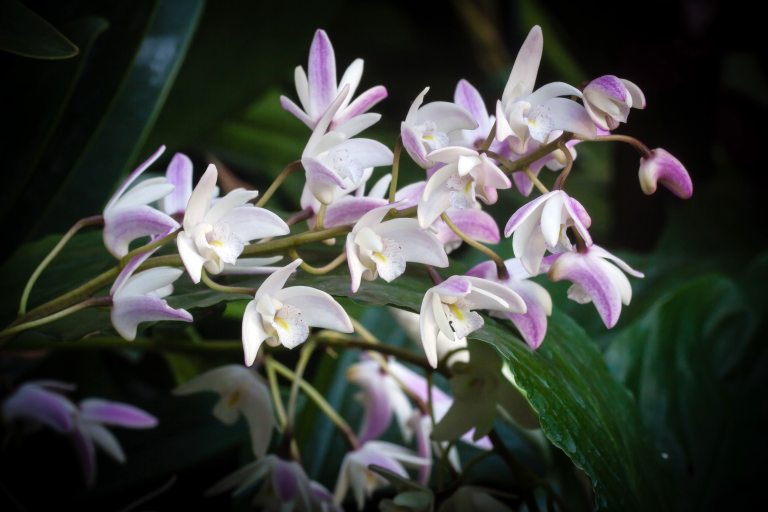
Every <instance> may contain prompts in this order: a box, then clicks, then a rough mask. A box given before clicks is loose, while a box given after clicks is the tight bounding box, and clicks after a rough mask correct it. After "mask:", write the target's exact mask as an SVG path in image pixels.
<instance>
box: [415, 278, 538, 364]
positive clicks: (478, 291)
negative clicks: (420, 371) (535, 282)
mask: <svg viewBox="0 0 768 512" xmlns="http://www.w3.org/2000/svg"><path fill="white" fill-rule="evenodd" d="M478 309H481V310H490V311H503V312H513V313H525V312H526V305H525V302H524V301H523V299H522V298H521V297H520V296H519V295H518V294H517V293H515V292H513V291H512V290H510V289H509V288H507V287H505V286H503V285H501V284H499V283H495V282H493V281H489V280H487V279H482V278H479V277H474V276H451V277H449V278H448V279H446V280H445V281H443V282H442V283H440V284H438V285H436V286H433V287H432V288H430V289H429V290H427V293H426V294H425V295H424V300H423V301H422V302H421V312H420V313H419V315H420V316H419V325H420V330H421V343H422V344H423V346H424V353H425V354H426V356H427V361H429V364H430V365H432V367H437V336H438V333H442V334H443V335H444V336H446V337H447V338H448V339H451V340H454V341H459V340H462V339H464V338H466V337H467V335H469V334H470V333H472V332H474V331H476V330H477V329H479V328H481V327H482V326H483V324H484V321H483V317H482V316H480V315H479V314H478V313H476V312H475V310H478Z"/></svg>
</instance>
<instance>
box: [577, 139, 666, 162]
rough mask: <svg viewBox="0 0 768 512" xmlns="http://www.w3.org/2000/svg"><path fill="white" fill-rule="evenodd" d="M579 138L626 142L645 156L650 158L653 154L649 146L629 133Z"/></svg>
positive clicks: (588, 140) (589, 140)
mask: <svg viewBox="0 0 768 512" xmlns="http://www.w3.org/2000/svg"><path fill="white" fill-rule="evenodd" d="M579 140H583V141H585V142H624V143H626V144H629V145H630V146H632V147H634V148H635V149H636V150H637V151H638V152H639V153H640V155H641V156H642V157H643V158H648V157H649V156H651V150H650V149H649V148H648V146H646V145H645V144H643V143H642V142H640V141H639V140H638V139H636V138H634V137H630V136H629V135H600V136H598V137H594V138H591V139H584V138H581V137H579Z"/></svg>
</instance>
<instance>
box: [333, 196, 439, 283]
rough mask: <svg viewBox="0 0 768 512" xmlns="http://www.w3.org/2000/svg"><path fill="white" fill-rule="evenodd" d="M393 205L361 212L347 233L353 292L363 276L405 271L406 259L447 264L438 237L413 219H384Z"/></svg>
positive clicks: (387, 277)
mask: <svg viewBox="0 0 768 512" xmlns="http://www.w3.org/2000/svg"><path fill="white" fill-rule="evenodd" d="M395 206H396V205H386V206H382V207H379V208H376V209H373V210H371V211H369V212H368V213H366V214H365V215H363V216H362V217H361V218H360V220H359V221H357V224H355V226H354V227H353V228H352V232H350V233H349V234H348V235H347V242H346V248H345V250H346V253H347V263H348V264H349V273H350V275H351V277H352V292H357V290H358V288H360V283H361V280H362V279H366V280H368V281H373V280H374V279H376V276H377V275H380V276H381V278H382V279H384V280H385V281H387V282H390V281H392V280H394V279H397V278H398V277H399V276H401V275H402V274H403V272H405V264H406V262H408V261H412V262H416V263H423V264H425V265H434V266H436V267H447V266H448V256H447V255H446V254H445V250H444V249H443V246H442V244H441V243H440V241H439V240H438V239H437V237H435V235H433V234H432V233H430V232H429V231H426V230H424V229H422V228H421V227H420V226H419V222H418V221H417V220H416V219H391V220H386V221H385V220H384V217H386V215H387V213H389V211H390V210H391V209H392V208H393V207H395Z"/></svg>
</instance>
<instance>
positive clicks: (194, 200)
mask: <svg viewBox="0 0 768 512" xmlns="http://www.w3.org/2000/svg"><path fill="white" fill-rule="evenodd" d="M218 175H219V172H218V171H217V170H216V166H215V165H213V164H210V165H209V166H208V168H207V169H206V170H205V173H204V174H203V176H202V177H201V178H200V181H198V182H197V186H196V187H195V189H194V190H193V191H192V195H191V196H190V197H189V202H188V203H187V211H186V213H185V214H184V221H183V225H184V230H185V231H192V229H193V228H194V227H195V226H196V225H198V224H200V223H201V222H203V219H204V218H205V214H206V213H207V212H208V209H209V208H210V207H211V200H212V199H213V195H214V191H215V190H216V180H217V178H218Z"/></svg>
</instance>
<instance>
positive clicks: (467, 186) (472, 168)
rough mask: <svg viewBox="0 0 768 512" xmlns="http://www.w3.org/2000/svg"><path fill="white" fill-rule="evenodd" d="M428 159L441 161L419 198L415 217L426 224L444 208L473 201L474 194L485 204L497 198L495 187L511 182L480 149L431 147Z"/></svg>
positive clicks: (456, 207) (465, 204) (501, 187)
mask: <svg viewBox="0 0 768 512" xmlns="http://www.w3.org/2000/svg"><path fill="white" fill-rule="evenodd" d="M429 159H430V160H431V161H434V162H437V163H442V164H444V165H443V166H442V167H440V168H439V169H438V170H437V171H435V172H434V174H432V176H431V177H430V178H429V179H428V180H427V184H426V186H425V187H424V193H423V195H422V197H421V201H419V208H418V219H419V225H420V226H421V227H422V228H427V227H429V226H431V225H432V223H433V222H435V220H437V218H438V217H440V215H442V214H443V213H445V211H446V210H448V208H455V209H457V210H460V209H464V208H471V207H473V206H474V205H476V204H477V201H476V199H475V196H477V197H479V198H480V199H482V200H483V202H484V203H486V204H493V203H495V202H496V200H497V199H498V194H497V192H496V190H497V189H507V188H509V187H511V186H512V183H511V182H510V181H509V178H507V176H506V174H504V172H503V171H502V170H501V169H499V168H498V167H497V166H496V164H494V163H493V161H492V160H491V159H490V158H488V157H487V156H486V155H485V154H484V153H478V152H477V151H475V150H473V149H467V148H463V147H461V146H450V147H445V148H442V149H438V150H435V151H432V152H431V153H430V154H429Z"/></svg>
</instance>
